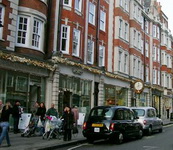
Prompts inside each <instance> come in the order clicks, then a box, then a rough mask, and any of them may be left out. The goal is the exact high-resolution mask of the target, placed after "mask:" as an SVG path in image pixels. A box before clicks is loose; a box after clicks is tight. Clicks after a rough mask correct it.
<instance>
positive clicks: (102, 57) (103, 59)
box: [99, 45, 105, 67]
mask: <svg viewBox="0 0 173 150" xmlns="http://www.w3.org/2000/svg"><path fill="white" fill-rule="evenodd" d="M101 49H102V53H101ZM101 54H102V55H101ZM101 60H102V61H101ZM103 66H105V46H103V45H99V67H103Z"/></svg>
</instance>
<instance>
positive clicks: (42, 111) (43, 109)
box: [36, 102, 46, 121]
mask: <svg viewBox="0 0 173 150" xmlns="http://www.w3.org/2000/svg"><path fill="white" fill-rule="evenodd" d="M45 114H46V107H45V105H44V103H43V102H41V103H40V107H39V108H38V109H37V112H36V116H39V117H40V119H41V121H44V120H45Z"/></svg>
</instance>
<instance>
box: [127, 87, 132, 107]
mask: <svg viewBox="0 0 173 150" xmlns="http://www.w3.org/2000/svg"><path fill="white" fill-rule="evenodd" d="M131 99H132V91H131V89H128V99H127V106H128V107H131Z"/></svg>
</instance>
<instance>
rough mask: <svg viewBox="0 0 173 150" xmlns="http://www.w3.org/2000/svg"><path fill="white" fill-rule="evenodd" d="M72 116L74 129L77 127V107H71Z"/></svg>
mask: <svg viewBox="0 0 173 150" xmlns="http://www.w3.org/2000/svg"><path fill="white" fill-rule="evenodd" d="M71 111H72V112H73V114H74V122H75V127H77V121H78V119H79V110H78V108H77V106H73V108H72V110H71Z"/></svg>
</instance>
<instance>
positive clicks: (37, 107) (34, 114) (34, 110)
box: [31, 102, 40, 116]
mask: <svg viewBox="0 0 173 150" xmlns="http://www.w3.org/2000/svg"><path fill="white" fill-rule="evenodd" d="M39 108H40V104H39V103H38V102H35V104H34V105H33V107H32V109H31V113H32V115H33V116H36V113H37V111H38V109H39Z"/></svg>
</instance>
